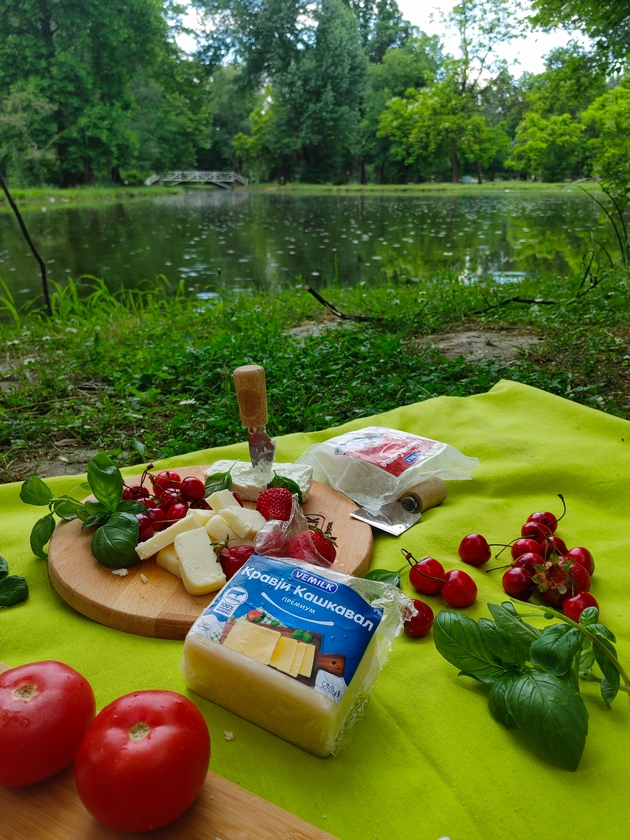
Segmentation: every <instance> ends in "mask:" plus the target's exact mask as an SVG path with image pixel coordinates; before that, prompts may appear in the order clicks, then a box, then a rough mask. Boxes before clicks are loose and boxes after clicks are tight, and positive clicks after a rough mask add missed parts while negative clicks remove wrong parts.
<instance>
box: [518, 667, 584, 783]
mask: <svg viewBox="0 0 630 840" xmlns="http://www.w3.org/2000/svg"><path fill="white" fill-rule="evenodd" d="M506 704H507V709H508V712H509V714H510V716H511V717H512V719H513V720H514V723H515V724H516V726H517V727H518V728H519V729H520V730H521V732H523V733H524V734H525V735H526V736H527V737H528V738H529V739H530V740H531V741H533V742H534V743H535V744H536V746H537V747H538V748H539V749H540V750H541V751H542V752H543V753H544V754H545V755H546V756H547V757H548V758H550V759H551V761H553V762H555V763H556V764H559V765H560V767H564V768H565V769H566V770H577V767H578V765H579V763H580V759H581V757H582V753H583V752H584V744H585V743H586V735H587V732H588V712H587V711H586V706H585V705H584V701H583V700H582V698H581V697H580V695H579V694H578V693H577V691H574V689H572V688H571V687H570V686H569V685H568V684H567V683H564V682H563V681H562V680H559V679H558V677H556V676H554V675H553V674H548V673H546V672H545V671H529V672H528V673H526V674H522V675H521V676H519V677H517V678H516V679H514V680H512V681H511V682H510V683H509V685H508V688H507V691H506Z"/></svg>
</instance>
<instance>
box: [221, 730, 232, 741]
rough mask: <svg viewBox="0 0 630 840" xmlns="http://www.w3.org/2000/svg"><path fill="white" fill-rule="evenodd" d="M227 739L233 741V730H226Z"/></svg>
mask: <svg viewBox="0 0 630 840" xmlns="http://www.w3.org/2000/svg"><path fill="white" fill-rule="evenodd" d="M223 734H224V735H225V740H226V741H233V740H234V733H233V732H224V733H223Z"/></svg>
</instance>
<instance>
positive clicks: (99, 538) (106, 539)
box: [92, 513, 140, 569]
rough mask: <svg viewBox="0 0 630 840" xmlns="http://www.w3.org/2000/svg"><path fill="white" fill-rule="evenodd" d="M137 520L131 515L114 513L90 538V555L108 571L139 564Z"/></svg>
mask: <svg viewBox="0 0 630 840" xmlns="http://www.w3.org/2000/svg"><path fill="white" fill-rule="evenodd" d="M137 545H138V520H137V519H136V517H135V515H134V514H133V513H114V514H112V515H111V516H110V518H109V520H108V521H107V522H106V523H105V524H104V525H101V527H100V528H99V529H98V530H97V531H96V533H95V534H94V536H93V537H92V554H93V555H94V556H95V557H96V559H97V560H98V562H99V563H102V564H103V565H104V566H107V567H108V568H110V569H125V568H128V567H129V566H134V565H135V564H136V563H138V562H140V558H139V557H138V554H137V553H136V546H137Z"/></svg>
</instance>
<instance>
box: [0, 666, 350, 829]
mask: <svg viewBox="0 0 630 840" xmlns="http://www.w3.org/2000/svg"><path fill="white" fill-rule="evenodd" d="M8 670H9V666H8V665H4V664H3V663H2V662H0V674H1V673H2V672H3V671H8ZM0 814H1V817H0V819H1V821H2V825H1V826H0V836H2V837H7V836H8V837H10V838H11V840H86V838H89V840H134V838H140V837H147V838H152V839H153V840H218V838H220V840H241V838H243V837H246V838H252V839H253V838H256V840H337V838H335V837H334V836H333V835H332V834H329V833H328V832H326V831H322V829H320V828H317V827H316V826H314V825H311V824H310V823H307V822H305V821H304V820H302V819H300V818H299V817H296V816H295V815H294V814H291V813H289V812H288V811H285V810H284V809H283V808H280V807H279V806H278V805H274V804H273V803H272V802H268V801H267V800H266V799H262V798H261V797H260V796H256V795H255V794H253V793H249V792H248V791H246V790H244V789H243V788H241V787H239V786H238V785H235V784H234V783H233V782H229V781H228V780H227V779H224V778H222V777H221V776H217V775H216V773H212V772H211V771H209V772H208V775H207V777H206V781H205V782H204V786H203V788H202V790H201V793H200V794H199V797H198V798H197V799H196V800H195V802H194V803H193V805H191V807H190V808H189V809H188V811H186V813H185V814H183V815H182V816H181V817H178V819H176V820H175V822H172V823H170V825H167V826H164V828H160V829H157V830H155V831H151V832H142V833H137V832H134V833H128V832H120V831H112V830H111V829H109V828H105V827H104V826H102V825H100V824H99V823H97V822H96V821H95V820H94V819H93V818H92V816H91V815H90V814H89V813H88V812H87V811H86V809H85V808H84V806H83V803H82V802H81V800H80V799H79V795H78V793H77V789H76V785H75V783H74V773H73V769H72V767H68V768H66V769H65V770H62V771H61V772H60V773H57V774H56V775H55V776H52V777H51V778H50V779H46V780H45V781H43V782H39V783H38V784H35V785H28V786H26V787H22V788H3V787H0ZM7 831H8V834H5V832H7Z"/></svg>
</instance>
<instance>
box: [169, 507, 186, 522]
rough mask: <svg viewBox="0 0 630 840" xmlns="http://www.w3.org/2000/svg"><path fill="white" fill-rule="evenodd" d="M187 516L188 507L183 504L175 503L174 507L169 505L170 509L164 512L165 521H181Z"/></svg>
mask: <svg viewBox="0 0 630 840" xmlns="http://www.w3.org/2000/svg"><path fill="white" fill-rule="evenodd" d="M187 514H188V505H186V504H184V502H176V503H175V504H174V505H171V506H170V508H169V509H168V510H167V511H166V519H167V520H171V521H172V520H176V519H183V518H184V517H185V516H186V515H187Z"/></svg>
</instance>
